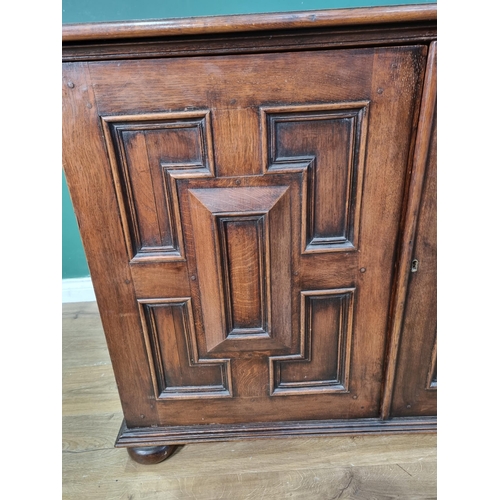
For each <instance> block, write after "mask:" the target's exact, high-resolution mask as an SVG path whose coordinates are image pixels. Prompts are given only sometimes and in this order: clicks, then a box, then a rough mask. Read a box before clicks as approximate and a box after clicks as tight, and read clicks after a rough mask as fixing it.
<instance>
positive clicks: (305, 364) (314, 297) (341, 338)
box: [271, 289, 354, 395]
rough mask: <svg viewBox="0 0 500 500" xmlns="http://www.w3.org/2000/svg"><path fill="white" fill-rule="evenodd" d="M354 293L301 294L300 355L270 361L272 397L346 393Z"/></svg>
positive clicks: (346, 291)
mask: <svg viewBox="0 0 500 500" xmlns="http://www.w3.org/2000/svg"><path fill="white" fill-rule="evenodd" d="M353 299H354V289H338V290H313V291H309V290H308V291H302V292H301V342H302V346H301V353H300V354H299V355H294V356H282V357H275V358H271V359H272V365H271V366H272V368H271V377H272V378H271V387H272V388H273V391H272V394H273V395H286V394H300V393H304V394H307V393H311V392H347V391H348V384H349V366H350V357H351V338H352V328H353V325H352V323H353V307H354V303H353Z"/></svg>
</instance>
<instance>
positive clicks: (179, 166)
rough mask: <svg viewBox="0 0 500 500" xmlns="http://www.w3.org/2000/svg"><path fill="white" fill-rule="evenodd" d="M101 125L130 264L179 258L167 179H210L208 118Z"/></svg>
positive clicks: (166, 117)
mask: <svg viewBox="0 0 500 500" xmlns="http://www.w3.org/2000/svg"><path fill="white" fill-rule="evenodd" d="M102 120H103V124H104V129H105V133H106V138H107V142H108V152H109V155H110V159H111V163H112V166H113V174H114V177H115V185H116V186H117V194H118V198H119V201H120V204H121V212H122V219H123V221H124V227H126V228H128V231H127V233H128V234H127V235H126V236H127V243H128V247H129V252H130V255H131V258H132V257H134V258H135V259H140V258H144V257H148V256H149V257H151V256H153V257H155V258H163V259H165V258H167V259H174V260H175V259H179V258H182V256H183V245H182V242H183V237H182V228H181V224H180V220H179V209H178V205H177V193H176V192H175V183H173V182H172V179H171V177H179V176H186V175H189V176H193V177H198V176H211V175H212V172H213V161H212V151H211V148H212V144H211V132H210V121H209V114H208V112H201V113H200V112H198V113H197V114H193V113H164V114H158V115H137V116H116V117H113V116H112V117H104V118H103V119H102Z"/></svg>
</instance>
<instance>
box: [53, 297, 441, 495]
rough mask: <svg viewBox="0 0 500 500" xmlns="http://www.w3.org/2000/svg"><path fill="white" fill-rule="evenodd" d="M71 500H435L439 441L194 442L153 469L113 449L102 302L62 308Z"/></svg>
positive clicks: (115, 413)
mask: <svg viewBox="0 0 500 500" xmlns="http://www.w3.org/2000/svg"><path fill="white" fill-rule="evenodd" d="M62 407H63V429H62V437H63V446H62V450H63V457H62V464H63V471H62V474H63V485H62V486H63V499H72V500H73V499H74V500H77V499H92V500H95V499H103V500H115V499H117V500H118V499H126V500H132V499H134V500H139V499H166V500H169V499H196V500H215V499H231V500H239V499H249V500H250V499H278V500H280V499H304V500H315V499H318V500H340V499H342V500H347V499H360V500H385V499H403V500H413V499H415V500H416V499H419V500H420V499H434V498H437V495H436V476H437V474H436V472H437V465H436V436H435V435H433V434H413V435H411V434H408V435H392V436H382V435H380V436H361V437H331V438H293V439H276V440H256V441H241V442H228V443H203V444H192V445H187V446H184V447H182V448H180V449H179V450H178V451H177V452H176V453H175V455H173V456H172V457H171V458H169V459H168V460H166V461H164V462H162V463H160V464H158V465H153V466H145V465H139V464H137V463H135V462H133V461H132V460H131V459H130V458H129V456H128V454H127V452H126V450H124V449H116V448H114V447H113V444H114V440H115V438H116V435H117V433H118V429H119V427H120V424H121V422H122V418H123V415H122V412H121V406H120V401H119V398H118V393H117V390H116V384H115V381H114V377H113V370H112V367H111V362H110V359H109V355H108V352H107V348H106V342H105V339H104V333H103V331H102V326H101V322H100V318H99V314H98V311H97V306H96V304H95V302H86V303H73V304H63V404H62Z"/></svg>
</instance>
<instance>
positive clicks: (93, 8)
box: [62, 0, 437, 42]
mask: <svg viewBox="0 0 500 500" xmlns="http://www.w3.org/2000/svg"><path fill="white" fill-rule="evenodd" d="M114 4H116V6H115V5H114ZM140 6H141V7H139V3H134V2H122V3H119V2H118V0H106V1H103V2H100V3H99V2H96V1H95V0H87V1H86V2H85V3H84V4H82V3H81V2H79V3H77V2H76V1H74V0H65V2H64V3H63V28H62V39H63V42H75V41H87V40H88V41H90V40H105V39H108V40H109V39H123V38H128V39H130V38H145V37H158V36H161V37H165V36H167V37H168V36H178V35H198V34H210V33H230V32H243V31H245V32H249V31H264V30H284V29H295V28H324V27H333V26H348V25H369V24H380V23H397V22H416V21H432V20H435V19H436V18H437V4H436V3H435V2H432V1H429V0H420V1H418V2H415V1H411V0H380V1H378V2H377V0H312V1H310V2H307V4H306V5H304V2H303V1H300V0H292V1H291V2H288V1H287V2H286V4H285V2H284V1H283V0H276V1H275V2H264V1H263V0H254V1H252V2H251V1H250V0H243V1H241V2H238V3H233V2H229V1H227V2H219V3H210V2H207V1H201V2H197V4H196V6H194V5H193V4H192V3H191V2H186V3H181V2H179V3H178V5H175V4H173V3H170V2H168V3H167V2H163V3H162V4H161V5H160V2H158V1H153V0H150V1H148V2H142V3H140ZM114 7H116V8H114ZM193 16H194V17H193Z"/></svg>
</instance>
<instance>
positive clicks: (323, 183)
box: [260, 101, 369, 253]
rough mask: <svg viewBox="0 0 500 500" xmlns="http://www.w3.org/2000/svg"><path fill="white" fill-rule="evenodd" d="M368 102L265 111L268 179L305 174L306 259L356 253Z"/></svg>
mask: <svg viewBox="0 0 500 500" xmlns="http://www.w3.org/2000/svg"><path fill="white" fill-rule="evenodd" d="M368 105H369V101H358V102H339V103H331V104H322V105H302V106H277V107H267V106H266V107H261V108H260V119H261V130H262V155H263V158H265V161H266V168H265V173H266V172H267V173H276V172H290V171H293V170H294V169H303V170H305V171H306V173H307V184H306V188H305V193H304V200H303V204H302V212H301V224H302V227H301V249H302V252H303V253H312V252H321V253H324V252H336V251H342V252H345V251H352V250H356V249H357V245H358V237H359V216H360V205H361V197H362V184H363V168H364V159H365V158H364V157H365V150H366V138H367V116H368Z"/></svg>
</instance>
